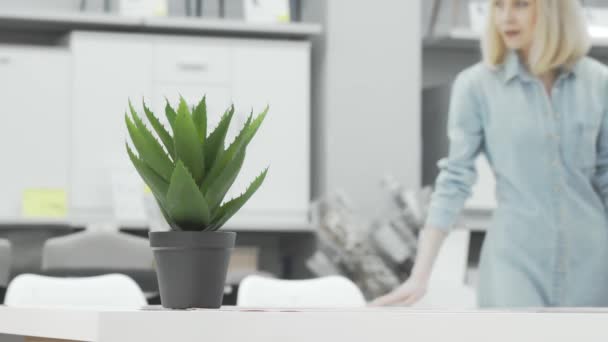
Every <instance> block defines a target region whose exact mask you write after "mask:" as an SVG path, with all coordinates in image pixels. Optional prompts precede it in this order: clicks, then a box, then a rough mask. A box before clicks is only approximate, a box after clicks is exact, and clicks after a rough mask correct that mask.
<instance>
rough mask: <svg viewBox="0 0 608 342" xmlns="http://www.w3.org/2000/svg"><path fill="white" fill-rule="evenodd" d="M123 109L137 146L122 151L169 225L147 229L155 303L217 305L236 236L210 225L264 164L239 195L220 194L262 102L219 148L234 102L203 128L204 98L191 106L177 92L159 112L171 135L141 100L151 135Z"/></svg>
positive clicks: (229, 211)
mask: <svg viewBox="0 0 608 342" xmlns="http://www.w3.org/2000/svg"><path fill="white" fill-rule="evenodd" d="M129 108H130V111H131V116H130V117H129V115H125V120H126V124H127V129H128V131H129V136H130V137H131V142H132V144H133V146H134V147H135V149H136V150H137V155H136V154H135V153H134V152H133V150H132V149H131V147H129V144H128V143H127V152H128V154H129V158H130V159H131V161H132V162H133V165H134V166H135V168H136V169H137V171H138V172H139V175H140V176H141V177H142V179H143V180H144V182H145V183H146V184H147V185H148V187H149V188H150V189H151V191H152V193H153V195H154V197H155V199H156V201H157V203H158V205H159V207H160V210H161V212H162V214H163V216H164V218H165V219H166V220H167V222H168V224H169V225H170V226H171V230H170V231H167V232H150V245H151V247H152V250H153V252H154V258H155V261H156V267H157V276H158V283H159V288H160V294H161V302H162V305H163V306H164V307H166V308H172V309H185V308H218V307H220V306H221V303H222V298H223V292H224V284H225V281H226V273H227V269H228V262H229V260H230V254H231V251H232V249H233V248H234V243H235V240H236V233H234V232H220V231H218V229H220V228H221V227H222V225H224V224H225V223H226V221H228V220H229V219H230V217H232V216H233V215H234V214H235V213H236V212H237V211H238V210H239V209H240V208H241V207H242V206H243V205H244V204H245V203H246V202H247V200H249V198H251V196H252V195H253V194H254V193H255V192H256V191H257V189H258V188H259V187H260V185H261V184H262V182H263V181H264V178H265V177H266V173H267V172H268V168H266V169H265V170H264V171H263V172H261V173H260V175H259V176H257V177H256V178H255V179H254V180H253V182H252V183H251V184H250V185H249V186H248V187H247V189H246V190H245V192H243V193H242V194H241V195H240V196H238V197H236V198H233V199H230V200H228V201H225V202H224V201H223V200H224V197H225V196H226V193H227V192H228V190H229V189H230V187H231V186H232V184H233V182H234V181H235V179H236V178H237V176H238V174H239V172H240V170H241V166H242V165H243V161H244V159H245V152H246V149H247V145H248V144H249V142H250V141H251V139H252V138H253V136H254V135H255V133H256V132H257V130H258V128H259V127H260V125H261V124H262V121H263V120H264V118H265V116H266V113H267V112H268V107H266V110H264V111H263V112H262V113H261V114H259V115H258V116H257V117H256V118H253V117H252V115H249V118H248V120H247V121H246V123H245V125H244V126H243V127H242V129H241V130H240V132H239V134H238V135H237V136H236V138H235V139H234V140H233V141H232V142H231V143H230V144H229V145H228V146H227V147H226V146H225V145H224V140H225V138H226V133H227V131H228V127H229V125H230V121H231V119H232V117H233V115H234V106H231V107H230V108H229V109H228V110H227V111H226V112H225V113H224V115H223V116H222V118H221V120H220V121H219V124H218V125H217V126H216V127H215V128H214V129H213V130H211V132H210V133H209V134H207V105H206V98H205V97H203V99H202V100H201V101H200V102H199V103H198V104H197V105H196V106H195V107H193V108H192V110H190V108H189V106H188V104H187V103H186V101H184V99H183V98H180V103H179V106H178V108H177V110H175V109H174V108H172V107H171V105H170V104H169V102H168V101H167V105H166V107H165V115H166V118H167V121H168V122H169V126H170V129H171V131H172V133H173V134H171V133H170V132H169V130H168V129H167V128H165V127H164V126H163V125H162V124H161V122H160V121H159V119H158V117H157V116H156V115H155V114H154V113H153V112H152V111H150V109H149V108H148V107H146V105H145V103H144V106H143V108H144V114H145V116H146V117H147V119H148V121H149V123H150V126H151V127H152V130H153V131H154V132H155V133H156V135H157V136H158V138H159V140H157V138H156V137H155V136H154V134H153V133H152V130H150V129H149V128H148V127H147V126H146V124H145V123H144V122H143V120H142V119H141V118H140V116H139V115H138V113H137V112H136V111H135V110H134V109H133V106H132V105H131V103H129Z"/></svg>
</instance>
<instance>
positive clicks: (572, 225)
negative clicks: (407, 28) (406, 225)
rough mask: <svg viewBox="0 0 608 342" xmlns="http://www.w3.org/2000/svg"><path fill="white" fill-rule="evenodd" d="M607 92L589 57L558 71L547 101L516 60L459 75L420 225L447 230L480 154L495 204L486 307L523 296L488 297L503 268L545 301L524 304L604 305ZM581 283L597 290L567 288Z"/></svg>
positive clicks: (607, 289)
mask: <svg viewBox="0 0 608 342" xmlns="http://www.w3.org/2000/svg"><path fill="white" fill-rule="evenodd" d="M607 86H608V69H607V68H606V67H605V66H604V65H603V64H601V63H599V62H597V61H595V60H593V59H591V58H589V57H585V58H582V59H580V60H579V61H578V62H576V63H575V64H574V65H573V66H571V67H570V68H562V69H561V70H560V72H559V73H558V77H557V79H556V81H555V83H554V85H553V88H552V90H551V96H548V95H547V92H546V90H545V87H544V85H543V84H542V82H541V81H540V80H539V79H538V78H536V77H534V76H532V75H531V74H530V73H529V72H528V71H527V69H526V68H525V66H524V65H523V64H522V63H521V61H520V59H519V57H518V55H517V54H516V53H515V52H510V53H509V54H508V55H507V56H506V59H505V62H504V63H503V64H502V65H501V66H499V67H498V68H497V69H496V70H493V69H491V68H490V67H488V66H486V65H484V64H482V63H479V64H477V65H475V66H472V67H470V68H468V69H466V70H464V71H463V72H461V73H460V74H459V75H458V77H457V79H456V81H455V83H454V86H453V90H452V97H451V103H450V111H449V119H448V136H449V141H450V147H449V154H448V156H447V157H446V158H444V159H442V160H440V161H439V163H438V166H439V168H440V174H439V176H438V178H437V180H436V184H435V191H434V193H433V196H432V199H431V204H430V208H429V215H428V217H427V222H426V224H427V226H432V227H436V228H439V229H442V230H445V231H448V230H450V229H451V228H452V226H453V225H454V223H455V221H456V218H457V216H458V215H459V214H460V213H461V211H462V208H463V206H464V203H465V201H466V199H467V198H468V197H470V195H471V188H472V185H473V184H474V183H475V181H476V178H477V175H476V170H475V159H476V157H477V156H478V154H480V153H483V154H485V155H486V157H487V159H488V161H489V163H490V166H491V168H492V170H493V173H494V175H495V178H496V200H497V208H496V210H495V211H494V215H493V219H492V223H491V225H490V227H489V230H488V234H487V236H486V242H484V250H483V251H482V267H484V264H485V265H486V268H490V266H489V264H488V263H491V264H492V267H494V270H495V271H490V270H489V269H486V270H483V269H482V270H480V272H481V273H480V282H482V281H484V280H485V281H486V282H487V284H486V285H484V287H482V291H485V292H487V293H486V300H487V303H488V305H492V304H497V303H498V304H505V305H507V304H509V303H511V302H518V300H520V299H521V298H523V297H522V296H520V297H521V298H520V297H517V296H515V297H514V298H503V299H504V300H503V302H501V301H500V300H496V298H495V297H492V296H502V295H498V294H497V293H496V291H504V290H505V289H504V288H501V287H502V286H503V285H500V284H498V280H497V277H503V276H502V275H500V276H499V275H498V274H497V273H495V272H498V270H500V271H501V272H502V271H505V270H504V269H500V267H498V266H497V265H499V264H501V263H502V264H504V265H509V267H512V266H513V265H516V266H517V267H513V269H514V271H513V272H519V271H522V272H523V273H524V274H526V276H525V277H523V278H522V279H536V280H535V282H536V283H535V284H536V285H535V288H536V289H537V291H536V292H537V293H542V296H541V297H542V298H540V299H539V298H537V297H538V296H536V295H534V294H530V296H529V297H530V298H533V299H530V298H529V299H530V300H529V301H528V302H526V303H523V302H522V304H530V303H531V304H535V305H560V304H564V303H571V304H576V305H583V304H590V305H595V304H597V303H598V302H602V303H604V304H608V221H607V215H606V210H605V208H606V202H607V199H608V117H607V115H606V110H607V106H606V101H607V100H608V89H607ZM486 245H487V246H486ZM484 255H485V258H486V260H485V261H484V260H483V258H484ZM500 260H502V261H500ZM507 260H508V262H507ZM581 265H585V266H584V267H583V266H581ZM505 267H506V266H505ZM577 268H578V271H576V270H575V269H577ZM518 270H519V271H518ZM492 272H494V273H492ZM505 272H506V273H505V274H508V271H505ZM576 272H579V273H576ZM594 272H595V275H591V273H594ZM598 272H599V273H598ZM482 273H484V274H482ZM492 274H494V275H495V276H492ZM511 277H512V278H514V279H515V278H517V279H519V278H518V277H519V276H516V275H515V274H514V273H513V274H511ZM491 279H493V280H491ZM500 281H501V282H506V283H507V284H508V283H509V279H506V278H505V279H501V280H500ZM579 281H588V282H595V284H596V285H598V284H597V282H598V281H599V282H601V283H600V284H602V286H600V287H601V288H602V290H601V292H598V291H600V290H598V289H593V288H586V287H585V286H582V285H581V286H578V287H576V286H574V285H573V284H574V283H577V282H579ZM512 285H513V284H512ZM492 286H494V287H492ZM504 286H507V285H504ZM524 287H525V286H520V288H524ZM596 287H597V286H596ZM585 291H587V293H583V292H585ZM524 292H525V291H524ZM532 292H534V291H532ZM488 293H491V294H492V295H488ZM506 296H508V295H506ZM524 297H525V296H524ZM482 300H483V299H482ZM524 302H525V300H524Z"/></svg>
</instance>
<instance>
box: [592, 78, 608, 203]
mask: <svg viewBox="0 0 608 342" xmlns="http://www.w3.org/2000/svg"><path fill="white" fill-rule="evenodd" d="M606 83H607V88H608V82H606ZM604 94H606V96H608V89H606V91H604ZM604 111H605V112H604V114H603V117H602V121H601V123H600V132H599V136H598V139H597V147H596V148H597V156H596V170H595V176H594V178H593V184H594V186H595V188H596V189H597V191H598V192H599V194H600V196H601V197H602V200H603V202H604V208H606V209H607V210H608V108H605V109H604Z"/></svg>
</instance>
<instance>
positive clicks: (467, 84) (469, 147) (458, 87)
mask: <svg viewBox="0 0 608 342" xmlns="http://www.w3.org/2000/svg"><path fill="white" fill-rule="evenodd" d="M470 78H471V75H470V73H468V74H467V73H460V74H459V75H458V77H457V78H456V80H455V81H454V84H453V87H452V94H451V97H450V107H449V113H448V138H449V153H448V156H447V157H445V158H443V159H441V160H440V161H439V162H438V163H437V166H438V167H439V169H440V173H439V176H438V177H437V180H436V181H435V188H434V192H433V195H432V197H431V202H430V206H429V212H428V216H427V219H426V226H430V227H434V228H437V229H440V230H443V231H448V230H450V229H451V228H452V226H453V225H454V223H455V221H456V219H457V217H458V216H459V215H460V213H461V211H462V208H463V207H464V204H465V201H466V200H467V199H468V198H469V197H470V196H471V192H472V190H471V189H472V186H473V185H474V184H475V182H476V180H477V171H476V169H475V160H476V158H477V156H478V155H479V153H480V152H481V150H482V146H483V126H482V121H481V116H480V115H479V110H480V105H479V101H478V94H477V93H476V91H475V88H474V86H473V82H472V80H471V79H470ZM607 147H608V145H607ZM607 162H608V155H607Z"/></svg>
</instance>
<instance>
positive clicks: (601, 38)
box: [423, 27, 608, 57]
mask: <svg viewBox="0 0 608 342" xmlns="http://www.w3.org/2000/svg"><path fill="white" fill-rule="evenodd" d="M479 38H480V36H479V34H478V33H476V32H475V31H473V30H471V29H469V28H464V27H463V28H455V29H452V30H451V31H449V32H448V33H446V34H444V35H441V36H437V37H432V38H426V39H424V41H423V47H424V48H448V49H462V50H471V49H478V48H479ZM591 41H592V45H593V48H592V50H591V54H592V55H595V56H603V57H605V56H608V36H606V35H594V34H592V36H591Z"/></svg>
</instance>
